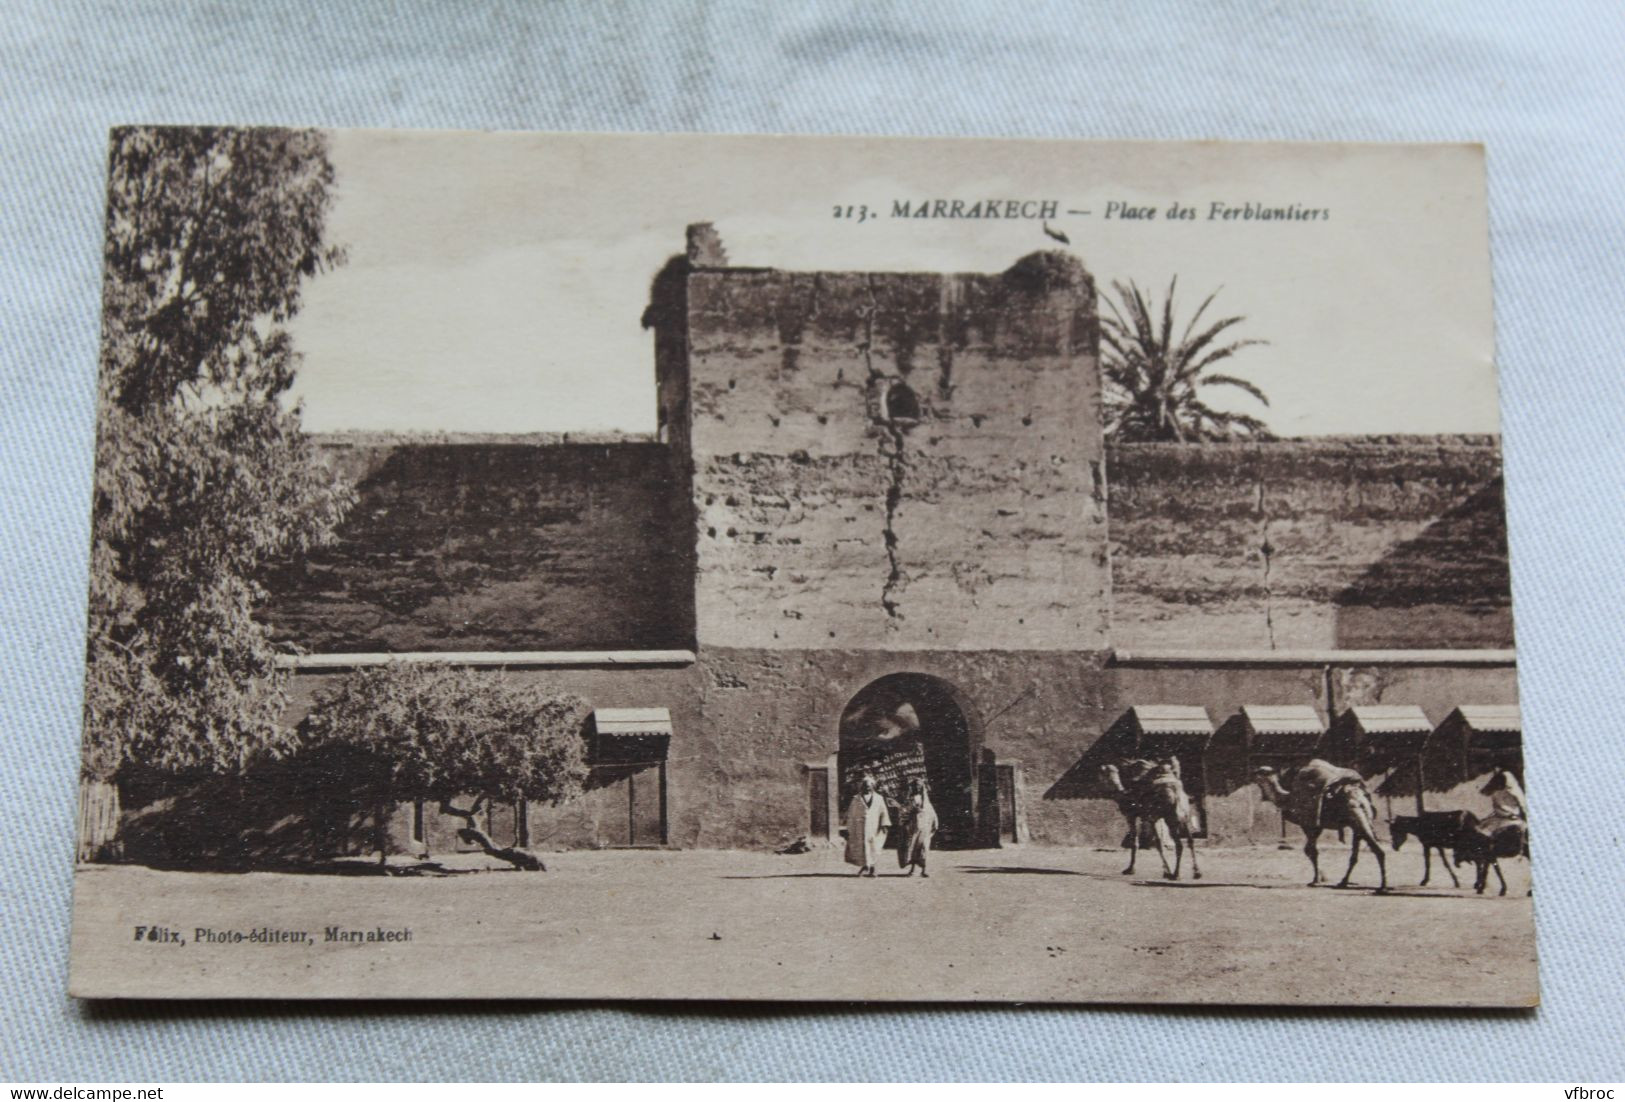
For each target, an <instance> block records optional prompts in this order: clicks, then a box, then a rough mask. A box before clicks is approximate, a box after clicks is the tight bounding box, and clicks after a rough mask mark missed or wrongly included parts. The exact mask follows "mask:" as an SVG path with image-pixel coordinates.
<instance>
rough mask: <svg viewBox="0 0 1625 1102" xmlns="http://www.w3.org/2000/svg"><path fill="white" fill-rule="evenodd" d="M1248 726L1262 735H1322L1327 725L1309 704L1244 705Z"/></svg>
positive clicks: (1242, 710)
mask: <svg viewBox="0 0 1625 1102" xmlns="http://www.w3.org/2000/svg"><path fill="white" fill-rule="evenodd" d="M1241 714H1242V715H1243V716H1244V717H1245V718H1246V720H1247V726H1248V727H1250V728H1252V730H1253V731H1254V732H1255V733H1257V734H1260V735H1316V736H1318V735H1320V734H1321V733H1322V732H1323V731H1325V729H1326V728H1325V725H1324V724H1323V723H1321V722H1320V714H1319V713H1318V712H1316V711H1315V710H1314V709H1313V708H1311V707H1309V705H1307V704H1243V705H1242V706H1241Z"/></svg>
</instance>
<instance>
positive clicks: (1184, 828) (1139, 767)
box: [1100, 758, 1202, 880]
mask: <svg viewBox="0 0 1625 1102" xmlns="http://www.w3.org/2000/svg"><path fill="white" fill-rule="evenodd" d="M1100 778H1101V780H1102V781H1104V782H1105V784H1106V786H1107V787H1108V788H1110V789H1111V790H1112V796H1113V798H1114V799H1116V801H1117V808H1118V810H1119V811H1121V812H1122V813H1123V817H1124V818H1125V819H1127V820H1128V833H1129V857H1128V868H1126V869H1124V870H1123V873H1124V875H1128V874H1131V873H1133V872H1134V862H1135V859H1136V858H1138V857H1139V853H1140V824H1141V822H1142V821H1144V822H1148V823H1150V824H1151V830H1152V837H1153V838H1154V839H1155V841H1156V843H1157V856H1158V857H1160V858H1161V859H1162V875H1163V877H1164V878H1165V879H1168V880H1178V879H1179V869H1180V865H1181V864H1182V862H1183V859H1184V851H1185V847H1186V846H1189V847H1190V851H1191V879H1192V880H1200V879H1202V870H1201V869H1200V868H1198V867H1197V864H1196V837H1195V835H1194V833H1193V832H1192V831H1191V819H1192V818H1193V812H1192V810H1191V801H1190V796H1188V795H1187V794H1186V792H1185V785H1184V783H1183V782H1181V781H1180V779H1179V763H1178V762H1177V761H1173V760H1169V761H1162V762H1154V761H1148V760H1146V759H1145V758H1136V759H1133V760H1129V761H1123V762H1120V763H1118V764H1116V765H1103V766H1101V768H1100ZM1165 830H1166V832H1167V833H1168V834H1169V835H1171V836H1172V838H1173V844H1174V864H1173V867H1172V868H1169V865H1168V854H1167V851H1166V850H1165V849H1164V848H1163V832H1164V831H1165ZM1181 837H1183V842H1182V841H1181Z"/></svg>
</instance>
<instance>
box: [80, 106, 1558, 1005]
mask: <svg viewBox="0 0 1625 1102" xmlns="http://www.w3.org/2000/svg"><path fill="white" fill-rule="evenodd" d="M1487 238H1488V234H1487V215H1486V197H1485V173H1484V153H1483V149H1482V148H1481V147H1478V146H1473V145H1404V146H1399V145H1395V146H1384V145H1330V144H1326V145H1315V144H1301V145H1272V144H1227V143H1215V142H1200V143H1167V144H1157V143H1110V144H1108V143H1083V142H1055V141H1049V142H1041V141H965V140H897V139H877V138H862V139H858V138H803V137H707V136H697V135H668V136H654V135H622V136H589V135H554V134H517V133H516V134H497V133H481V134H475V133H466V134H465V133H410V132H405V133H403V132H360V131H319V130H291V129H269V128H267V129H233V128H214V129H207V128H140V127H137V128H128V129H121V130H118V131H116V132H115V133H114V134H113V135H112V140H111V152H110V157H109V162H108V202H107V241H106V271H105V288H104V304H105V316H104V320H103V339H102V345H101V365H100V376H99V378H100V403H99V413H98V432H97V454H96V464H97V468H96V482H95V501H94V514H93V516H94V519H93V538H94V547H93V554H92V561H91V572H92V573H91V578H90V623H89V635H88V646H87V656H88V660H87V664H88V668H87V678H86V706H85V740H84V754H83V765H82V781H81V785H80V792H81V809H80V818H79V831H80V835H79V841H78V859H79V865H78V873H77V879H76V887H75V899H74V922H73V935H72V936H73V945H72V970H71V980H70V987H71V990H72V992H73V994H75V995H79V996H85V997H93V998H109V997H143V998H150V997H160V998H196V997H211V998H215V997H233V998H238V997H254V998H258V997H299V998H305V997H313V998H352V997H389V998H421V999H447V998H481V997H504V998H514V997H537V998H573V999H574V998H580V999H587V998H591V999H634V998H637V999H641V998H658V999H761V1000H808V999H818V1000H852V999H861V1000H906V1001H921V1000H951V1001H1000V1000H1020V1001H1055V1002H1133V1003H1175V1002H1177V1003H1277V1004H1315V1005H1330V1006H1366V1005H1377V1004H1398V1005H1434V1006H1460V1007H1468V1006H1475V1007H1476V1006H1487V1007H1524V1006H1531V1005H1533V1004H1534V1003H1535V1002H1536V1001H1537V999H1538V986H1537V979H1536V964H1535V941H1534V925H1533V923H1534V919H1533V907H1532V898H1531V879H1530V866H1529V860H1528V858H1529V829H1528V825H1527V824H1528V820H1529V816H1530V808H1529V799H1528V798H1526V796H1525V791H1526V788H1528V789H1531V790H1532V791H1531V792H1530V798H1532V799H1533V800H1534V801H1535V802H1537V803H1538V800H1539V786H1538V784H1536V785H1526V782H1525V776H1524V759H1523V752H1522V724H1521V720H1520V715H1519V709H1518V687H1517V669H1516V664H1515V661H1514V654H1513V629H1512V609H1511V589H1510V585H1509V580H1508V566H1507V540H1506V526H1505V516H1504V511H1503V505H1502V484H1501V451H1500V437H1499V418H1498V405H1497V391H1496V380H1495V368H1494V358H1493V341H1492V326H1491V296H1490V270H1489V258H1488V240H1487Z"/></svg>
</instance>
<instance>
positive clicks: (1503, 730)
mask: <svg viewBox="0 0 1625 1102" xmlns="http://www.w3.org/2000/svg"><path fill="white" fill-rule="evenodd" d="M1456 711H1457V712H1458V713H1459V714H1460V715H1461V718H1462V720H1463V721H1464V722H1465V723H1466V724H1467V726H1469V727H1471V728H1472V729H1473V730H1475V731H1483V732H1485V733H1486V734H1488V733H1494V734H1522V733H1523V710H1522V709H1520V708H1519V707H1518V706H1517V705H1516V704H1463V705H1462V706H1461V707H1459V708H1457V709H1456Z"/></svg>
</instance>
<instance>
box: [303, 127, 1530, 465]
mask: <svg viewBox="0 0 1625 1102" xmlns="http://www.w3.org/2000/svg"><path fill="white" fill-rule="evenodd" d="M332 155H333V161H334V164H335V167H336V169H337V175H338V184H337V188H338V198H337V202H336V203H335V207H334V210H333V213H332V217H331V219H330V221H329V226H328V236H329V239H330V240H331V241H333V242H335V243H338V244H342V245H344V246H346V247H347V249H348V250H349V256H350V259H349V263H348V264H347V265H346V266H344V267H342V268H340V269H338V270H337V271H335V272H330V273H326V274H323V275H320V276H318V277H316V278H315V279H314V280H312V281H311V282H310V283H308V284H307V286H306V293H305V305H304V309H303V311H302V313H301V314H300V316H299V317H298V318H296V319H295V322H294V326H293V328H294V335H295V340H296V344H297V346H298V347H299V348H300V350H301V351H302V352H303V353H304V356H305V359H304V363H303V365H302V367H301V369H300V374H299V380H298V383H297V384H296V387H295V394H296V396H297V397H299V398H300V399H302V400H303V402H304V404H305V425H306V427H307V428H308V429H310V430H312V431H332V430H338V429H375V430H401V431H464V432H544V431H589V430H608V429H622V430H628V431H634V432H649V431H652V430H653V428H654V417H655V415H654V363H653V353H652V344H651V337H650V334H648V333H647V332H645V331H644V330H643V329H642V328H641V327H640V325H639V318H640V316H641V314H642V312H643V307H644V305H645V303H646V301H647V294H648V288H649V281H650V279H651V278H652V277H653V275H654V273H655V272H656V271H658V270H659V269H660V267H661V266H662V264H664V263H665V261H666V259H667V258H668V257H670V256H671V255H673V254H674V253H677V252H680V251H681V250H682V248H683V245H684V227H685V226H686V225H687V224H688V223H690V222H698V221H710V222H714V223H716V225H717V229H718V231H719V232H720V233H721V235H722V238H723V241H724V243H725V245H726V247H727V249H728V253H729V257H730V260H731V262H732V263H734V264H738V265H752V266H772V267H780V268H788V269H822V270H837V271H841V270H869V271H1002V270H1003V269H1004V268H1006V267H1008V266H1009V265H1010V264H1011V263H1012V262H1014V261H1015V260H1017V259H1018V258H1020V257H1021V256H1023V255H1025V254H1027V253H1029V252H1032V251H1034V250H1036V249H1042V248H1049V247H1053V246H1054V242H1052V241H1050V239H1048V238H1047V237H1045V236H1044V235H1043V234H1042V232H1041V231H1040V228H1039V225H1038V223H1036V222H1027V221H1011V222H1005V221H994V222H974V221H949V220H924V221H920V220H909V221H902V220H892V219H890V218H889V217H887V215H889V212H890V208H891V203H892V200H893V199H900V198H906V199H912V200H918V199H927V198H945V199H950V200H951V199H955V198H963V199H966V200H975V199H977V198H980V197H983V196H997V197H1000V198H1006V197H1008V198H1034V199H1048V198H1054V199H1058V200H1059V201H1060V206H1061V209H1062V211H1063V212H1064V211H1065V210H1067V209H1069V208H1072V209H1083V210H1090V211H1092V212H1093V214H1092V216H1089V217H1080V216H1068V215H1066V214H1064V213H1063V214H1062V215H1061V216H1060V217H1058V218H1057V219H1055V220H1054V222H1053V225H1055V226H1056V227H1057V228H1060V229H1062V230H1063V231H1064V232H1065V233H1066V234H1067V235H1068V236H1070V238H1071V240H1072V246H1071V247H1072V250H1073V251H1074V252H1075V253H1076V254H1077V255H1078V257H1079V258H1080V259H1081V260H1082V261H1083V262H1084V264H1085V265H1086V266H1087V267H1088V268H1089V269H1090V271H1091V272H1093V273H1094V275H1095V278H1096V280H1097V282H1098V283H1099V284H1100V285H1101V286H1102V287H1107V286H1109V285H1110V283H1111V282H1112V281H1113V280H1127V279H1134V280H1136V281H1138V282H1139V283H1140V284H1141V285H1142V286H1149V287H1150V288H1152V289H1154V291H1155V293H1156V295H1157V298H1158V301H1159V302H1160V298H1161V294H1162V291H1163V290H1164V289H1165V288H1166V286H1167V283H1168V280H1169V278H1170V277H1172V276H1174V275H1177V276H1178V277H1179V283H1180V294H1179V298H1178V300H1177V301H1178V303H1179V313H1177V314H1176V319H1177V320H1180V321H1182V320H1183V318H1184V317H1186V316H1188V312H1189V311H1191V310H1193V309H1195V307H1196V305H1197V304H1198V303H1199V302H1200V301H1201V299H1202V298H1203V297H1205V296H1206V295H1207V293H1208V292H1209V291H1211V290H1213V289H1214V288H1216V287H1219V286H1221V285H1222V286H1223V288H1224V290H1223V291H1222V293H1221V294H1220V295H1219V297H1218V298H1217V299H1216V300H1215V303H1214V305H1213V307H1210V311H1217V312H1214V313H1210V315H1209V316H1210V317H1220V316H1224V315H1226V314H1232V313H1239V314H1244V315H1246V316H1247V319H1248V320H1247V322H1246V323H1245V324H1244V325H1242V326H1238V327H1237V328H1236V329H1235V330H1234V331H1233V332H1234V333H1235V334H1236V335H1238V336H1251V337H1258V338H1263V339H1266V340H1268V341H1269V342H1270V343H1269V344H1268V345H1267V346H1264V347H1256V348H1249V349H1246V350H1244V351H1243V352H1242V353H1240V354H1238V355H1237V356H1236V357H1234V358H1233V359H1232V360H1231V361H1229V362H1228V363H1227V364H1226V365H1225V366H1224V367H1223V368H1221V370H1227V371H1233V372H1234V373H1236V374H1240V375H1243V376H1245V377H1247V378H1249V379H1251V380H1253V381H1254V382H1256V383H1257V384H1258V385H1259V386H1261V387H1262V388H1263V389H1264V390H1265V391H1266V392H1267V393H1268V394H1269V395H1270V397H1271V399H1272V408H1271V409H1270V410H1269V411H1258V410H1256V407H1255V403H1252V402H1251V400H1250V399H1248V398H1246V396H1245V395H1241V394H1240V393H1239V392H1235V391H1229V392H1227V391H1226V390H1223V389H1215V390H1213V391H1212V392H1211V397H1212V398H1213V399H1214V400H1215V401H1216V402H1218V401H1219V400H1221V399H1223V401H1222V404H1224V405H1226V406H1228V407H1230V408H1237V409H1247V410H1249V411H1254V412H1262V413H1263V415H1264V416H1265V418H1266V419H1267V420H1268V421H1269V423H1270V425H1271V427H1272V428H1273V429H1274V430H1275V431H1276V432H1278V433H1281V434H1283V435H1305V434H1317V433H1371V432H1392V433H1399V432H1494V431H1498V411H1497V396H1496V388H1495V382H1494V373H1493V368H1492V367H1491V344H1492V336H1491V334H1492V327H1491V323H1490V285H1489V262H1488V253H1487V249H1488V246H1487V229H1486V224H1485V204H1484V192H1483V186H1484V185H1483V166H1482V157H1481V153H1480V151H1479V150H1478V149H1476V148H1474V147H1468V146H1333V145H1298V146H1268V145H1233V144H1220V143H1211V142H1209V143H1187V144H1151V143H1145V144H1138V143H1113V144H1105V143H1102V144H1074V143H1062V142H971V141H946V140H910V141H897V140H885V139H810V138H785V139H762V138H737V137H736V138H726V137H703V138H702V137H696V136H659V137H653V136H614V137H605V136H598V137H590V136H579V135H537V134H489V133H486V134H481V133H434V132H386V131H338V132H335V133H334V134H333V136H332ZM1114 199H1116V200H1122V201H1126V202H1131V203H1136V204H1139V203H1145V204H1152V205H1154V206H1155V207H1156V208H1157V210H1158V212H1159V214H1158V217H1157V219H1156V220H1154V221H1151V222H1136V221H1117V220H1106V219H1105V218H1103V217H1102V216H1103V214H1104V213H1105V210H1106V205H1107V203H1108V201H1111V200H1114ZM1176 200H1177V201H1180V202H1183V203H1186V204H1188V205H1192V206H1195V207H1196V208H1197V213H1198V220H1196V221H1186V222H1167V221H1164V220H1163V218H1162V215H1161V212H1162V211H1164V210H1165V209H1166V208H1167V207H1168V206H1169V205H1170V204H1171V203H1173V202H1174V201H1176ZM1215 200H1218V201H1224V202H1229V203H1234V204H1238V205H1239V204H1240V203H1243V202H1245V201H1248V200H1251V201H1252V202H1253V203H1255V204H1258V203H1260V202H1262V203H1265V204H1268V205H1286V204H1288V203H1294V202H1295V203H1299V204H1302V205H1304V206H1310V207H1325V208H1328V209H1330V211H1331V215H1332V217H1331V220H1330V221H1328V222H1294V223H1274V222H1269V223H1259V222H1252V223H1244V222H1238V221H1231V222H1222V221H1208V220H1206V218H1205V216H1206V214H1207V212H1208V205H1209V203H1211V202H1213V201H1215ZM861 203H867V204H868V205H869V206H870V208H871V211H874V210H876V209H877V208H878V209H879V210H880V212H881V217H880V218H879V219H878V220H872V221H869V222H867V223H865V224H863V225H857V224H854V223H852V222H847V221H837V220H835V219H834V218H833V217H832V208H833V207H835V206H836V205H837V204H861ZM1230 395H1233V396H1234V397H1230Z"/></svg>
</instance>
